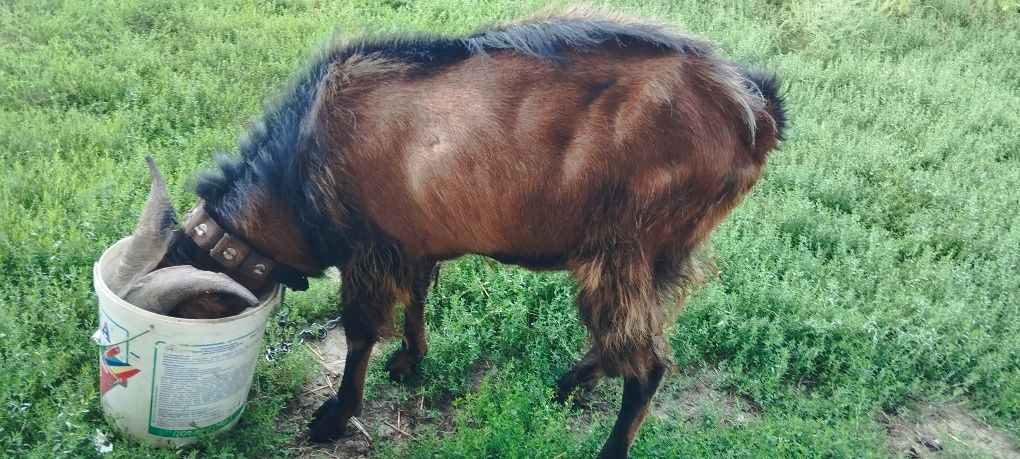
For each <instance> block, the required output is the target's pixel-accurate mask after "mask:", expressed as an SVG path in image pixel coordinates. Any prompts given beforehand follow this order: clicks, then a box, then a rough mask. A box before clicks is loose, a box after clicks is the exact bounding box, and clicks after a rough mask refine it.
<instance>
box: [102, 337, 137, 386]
mask: <svg viewBox="0 0 1020 459" xmlns="http://www.w3.org/2000/svg"><path fill="white" fill-rule="evenodd" d="M118 355H120V346H114V347H111V348H109V349H107V350H106V351H105V352H103V354H102V355H100V356H99V394H100V395H106V393H107V392H109V391H110V389H113V388H114V387H116V386H124V387H127V380H128V379H130V378H131V377H132V376H134V375H136V374H138V373H139V372H141V370H139V369H137V368H135V367H133V366H131V365H128V364H127V363H124V361H122V360H121V359H119V358H117V356H118Z"/></svg>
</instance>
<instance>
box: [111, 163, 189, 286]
mask: <svg viewBox="0 0 1020 459" xmlns="http://www.w3.org/2000/svg"><path fill="white" fill-rule="evenodd" d="M145 162H146V163H148V165H149V175H150V176H151V177H152V186H151V187H150V188H149V200H148V201H147V202H146V203H145V210H143V211H142V216H141V218H140V219H139V220H138V226H137V227H135V232H134V234H132V235H131V239H130V242H129V243H128V246H127V249H126V250H125V251H124V255H123V256H122V257H121V258H120V263H119V264H118V265H117V271H116V272H115V273H114V276H113V279H112V280H110V290H112V291H113V292H114V293H116V294H117V295H119V296H121V297H123V296H124V293H125V292H126V291H127V289H128V287H130V286H131V285H132V284H134V281H135V280H136V279H138V278H139V277H141V276H144V275H145V274H148V273H149V272H150V271H152V270H153V269H155V268H156V265H158V264H159V262H160V260H162V259H163V255H165V254H166V251H167V249H169V248H170V241H171V240H172V238H173V229H174V224H175V223H176V222H177V214H176V213H175V212H174V208H173V205H172V204H171V203H170V195H169V193H167V191H166V183H164V182H163V175H162V174H160V173H159V168H157V167H156V162H155V161H153V160H152V157H151V156H146V157H145Z"/></svg>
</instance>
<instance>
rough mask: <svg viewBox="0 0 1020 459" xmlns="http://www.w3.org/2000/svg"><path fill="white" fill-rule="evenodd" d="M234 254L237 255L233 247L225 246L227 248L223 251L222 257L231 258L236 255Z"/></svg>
mask: <svg viewBox="0 0 1020 459" xmlns="http://www.w3.org/2000/svg"><path fill="white" fill-rule="evenodd" d="M236 256H237V250H236V249H234V248H233V247H227V249H226V250H224V251H223V258H224V259H227V260H233V259H234V257H236Z"/></svg>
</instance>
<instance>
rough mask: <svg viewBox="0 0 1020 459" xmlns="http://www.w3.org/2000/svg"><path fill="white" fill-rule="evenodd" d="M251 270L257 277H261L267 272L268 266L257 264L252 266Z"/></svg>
mask: <svg viewBox="0 0 1020 459" xmlns="http://www.w3.org/2000/svg"><path fill="white" fill-rule="evenodd" d="M251 270H252V272H254V273H255V274H257V275H259V276H261V275H262V273H264V272H266V265H264V264H262V263H258V264H256V265H255V266H252V267H251Z"/></svg>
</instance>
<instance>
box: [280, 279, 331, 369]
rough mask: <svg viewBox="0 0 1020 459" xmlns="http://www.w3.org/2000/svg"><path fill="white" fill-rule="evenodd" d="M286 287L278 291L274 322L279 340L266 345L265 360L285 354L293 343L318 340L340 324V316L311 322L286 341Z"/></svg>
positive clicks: (287, 307)
mask: <svg viewBox="0 0 1020 459" xmlns="http://www.w3.org/2000/svg"><path fill="white" fill-rule="evenodd" d="M286 292H287V289H286V288H284V289H283V291H282V292H281V293H280V308H279V309H278V310H277V311H276V323H277V325H279V326H280V342H279V343H278V344H276V345H272V344H270V345H268V346H266V361H267V362H272V361H274V360H276V359H277V358H279V357H281V356H284V355H287V353H289V352H290V351H291V347H292V346H294V345H295V344H301V343H303V342H305V340H310V339H315V340H320V339H323V338H325V337H326V334H327V333H329V331H330V330H332V329H334V328H337V327H339V326H340V317H339V316H337V317H336V318H333V319H330V320H327V321H325V322H312V323H311V324H309V325H308V327H306V328H305V329H303V330H301V331H299V332H297V334H295V335H294V337H293V338H291V340H290V341H287V326H288V325H290V319H289V318H288V316H289V315H290V305H289V304H287V301H286V297H285V296H284V293H286Z"/></svg>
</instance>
